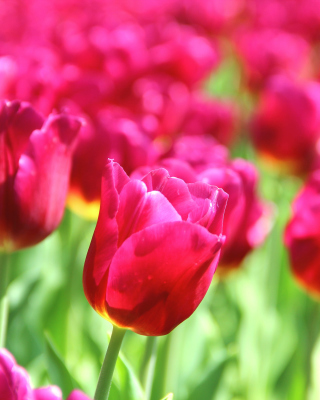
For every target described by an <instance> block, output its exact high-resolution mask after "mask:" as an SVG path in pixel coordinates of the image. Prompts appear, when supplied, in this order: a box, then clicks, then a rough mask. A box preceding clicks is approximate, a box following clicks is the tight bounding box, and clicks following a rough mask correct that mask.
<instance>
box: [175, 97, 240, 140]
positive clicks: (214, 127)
mask: <svg viewBox="0 0 320 400" xmlns="http://www.w3.org/2000/svg"><path fill="white" fill-rule="evenodd" d="M235 128H236V109H235V106H234V105H233V104H231V103H223V102H220V101H217V100H213V99H209V98H205V97H204V96H199V95H193V96H192V97H191V99H190V107H189V109H188V112H187V113H186V118H185V120H184V121H183V124H182V127H181V132H182V133H183V134H184V135H199V136H200V135H210V136H213V137H214V138H215V139H216V140H217V141H218V142H219V143H221V144H223V145H225V146H228V145H230V144H231V142H232V139H233V136H234V132H235Z"/></svg>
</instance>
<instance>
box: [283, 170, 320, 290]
mask: <svg viewBox="0 0 320 400" xmlns="http://www.w3.org/2000/svg"><path fill="white" fill-rule="evenodd" d="M319 219H320V170H317V171H315V172H314V173H313V174H312V175H311V177H310V178H309V180H308V181H307V183H306V184H305V185H304V187H303V188H302V190H301V191H300V193H299V194H298V196H297V197H296V199H295V200H294V202H293V205H292V217H291V219H290V221H289V223H288V225H287V227H286V231H285V244H286V246H287V248H288V251H289V258H290V264H291V270H292V272H293V274H294V276H295V278H296V279H297V280H298V282H299V283H300V284H301V285H302V286H303V287H304V288H305V289H306V290H307V291H308V292H310V293H312V294H314V295H316V296H317V297H319V296H320V224H319Z"/></svg>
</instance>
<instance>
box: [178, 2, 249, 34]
mask: <svg viewBox="0 0 320 400" xmlns="http://www.w3.org/2000/svg"><path fill="white" fill-rule="evenodd" d="M244 4H245V1H243V0H226V1H224V2H221V1H219V0H210V1H207V0H200V1H197V2H196V1H194V0H181V1H179V2H178V7H177V8H176V10H177V11H176V14H177V18H178V20H180V21H182V22H184V23H189V24H190V25H193V26H198V27H200V28H201V29H204V30H205V31H207V32H208V33H209V34H218V33H223V32H226V31H228V30H229V29H230V28H232V26H233V25H234V23H235V22H236V20H237V19H238V17H239V15H240V14H241V11H242V10H243V7H244Z"/></svg>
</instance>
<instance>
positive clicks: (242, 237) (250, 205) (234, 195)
mask: <svg viewBox="0 0 320 400" xmlns="http://www.w3.org/2000/svg"><path fill="white" fill-rule="evenodd" d="M160 167H163V168H166V170H167V171H168V172H169V174H170V176H174V177H177V178H180V179H183V180H184V181H185V182H186V183H194V182H197V181H201V182H204V183H206V184H209V185H214V186H217V187H220V188H222V189H223V190H224V191H225V192H226V193H227V194H228V195H229V199H228V206H227V208H226V212H225V216H224V223H223V234H224V235H225V236H226V241H225V244H224V245H223V247H222V250H221V257H220V261H219V268H218V272H222V273H223V272H227V271H228V270H230V269H233V268H236V267H238V266H239V265H240V264H241V262H242V261H243V259H244V257H245V256H246V255H247V254H248V253H249V252H250V251H251V250H252V249H254V248H255V247H257V246H259V245H260V244H261V243H262V242H263V241H264V240H265V238H266V236H267V234H268V233H269V230H270V227H271V210H270V207H268V206H267V205H266V204H264V203H263V202H262V201H261V199H260V198H259V196H258V192H257V183H258V172H257V171H256V169H255V167H254V166H253V165H252V164H251V163H250V162H248V161H245V160H242V159H240V158H239V159H235V160H233V161H228V160H225V161H222V160H221V159H219V158H218V159H215V158H214V157H212V159H211V160H210V162H207V164H202V165H200V164H198V165H197V166H196V168H194V167H192V166H191V165H190V163H187V162H185V161H183V160H182V159H178V158H165V159H163V160H161V161H160V162H159V164H158V165H157V168H160ZM153 168H155V167H153ZM150 169H151V168H150V167H147V166H145V167H142V168H139V169H138V170H136V171H134V172H133V174H132V175H131V178H139V177H140V178H141V177H142V176H144V175H145V174H147V173H148V172H149V171H150Z"/></svg>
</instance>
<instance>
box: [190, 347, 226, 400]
mask: <svg viewBox="0 0 320 400" xmlns="http://www.w3.org/2000/svg"><path fill="white" fill-rule="evenodd" d="M229 360H230V357H228V355H227V354H226V353H225V352H221V354H220V355H218V354H217V360H216V361H215V362H214V364H213V366H211V368H210V369H209V371H208V373H207V374H205V376H204V377H203V378H202V380H201V381H200V382H199V384H198V385H197V386H196V387H194V388H193V390H191V391H190V394H189V396H188V400H194V399H201V400H211V399H213V398H214V395H215V393H216V391H217V389H218V386H219V383H220V380H221V377H222V375H223V372H224V368H225V366H226V364H227V362H228V361H229Z"/></svg>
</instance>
